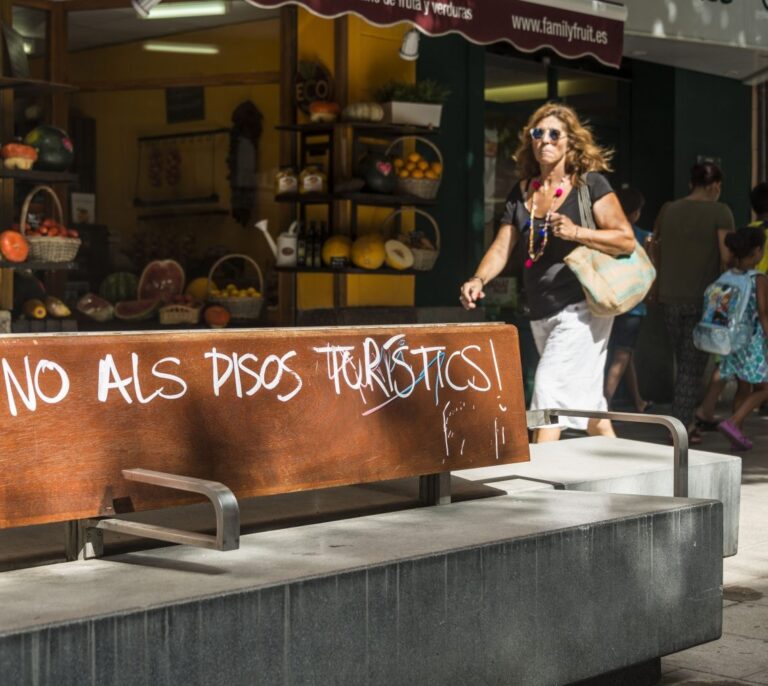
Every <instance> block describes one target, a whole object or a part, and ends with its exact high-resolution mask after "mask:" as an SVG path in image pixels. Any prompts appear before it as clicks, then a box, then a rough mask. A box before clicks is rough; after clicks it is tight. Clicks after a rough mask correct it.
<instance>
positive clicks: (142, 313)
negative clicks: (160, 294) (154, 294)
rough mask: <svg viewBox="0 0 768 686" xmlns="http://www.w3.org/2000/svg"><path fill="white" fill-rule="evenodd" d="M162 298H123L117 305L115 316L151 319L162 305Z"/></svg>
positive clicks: (127, 318) (131, 318)
mask: <svg viewBox="0 0 768 686" xmlns="http://www.w3.org/2000/svg"><path fill="white" fill-rule="evenodd" d="M161 302H162V300H160V298H140V299H139V300H123V301H122V302H119V303H117V304H116V305H115V317H117V318H118V319H124V320H132V321H140V320H142V319H149V318H150V317H151V316H152V315H153V314H154V313H155V311H156V310H157V308H158V307H160V303H161Z"/></svg>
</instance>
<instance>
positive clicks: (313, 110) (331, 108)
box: [309, 100, 341, 122]
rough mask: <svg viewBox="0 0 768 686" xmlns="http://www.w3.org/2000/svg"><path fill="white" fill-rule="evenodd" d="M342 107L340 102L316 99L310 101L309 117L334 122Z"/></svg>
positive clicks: (318, 120) (319, 120)
mask: <svg viewBox="0 0 768 686" xmlns="http://www.w3.org/2000/svg"><path fill="white" fill-rule="evenodd" d="M340 111H341V108H340V107H339V105H338V103H335V102H328V101H326V100H315V101H314V102H311V103H309V119H310V121H314V122H332V121H336V119H338V117H339V112H340Z"/></svg>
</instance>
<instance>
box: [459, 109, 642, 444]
mask: <svg viewBox="0 0 768 686" xmlns="http://www.w3.org/2000/svg"><path fill="white" fill-rule="evenodd" d="M610 156H611V153H610V151H608V150H606V149H604V148H601V147H600V146H598V145H597V144H596V143H595V141H594V139H593V137H592V133H591V132H590V130H589V129H588V128H586V127H585V126H584V125H583V124H582V123H581V122H580V121H579V118H578V116H577V114H576V112H574V110H573V109H571V108H570V107H567V106H565V105H562V104H560V103H547V104H545V105H543V106H542V107H540V108H539V109H538V110H536V112H534V113H533V114H532V115H531V117H530V119H529V120H528V123H527V124H526V126H525V128H524V129H523V131H522V133H521V135H520V145H519V147H518V149H517V152H516V159H517V162H518V166H519V169H520V173H521V177H522V180H521V182H520V183H519V185H517V186H515V188H513V189H512V191H511V193H510V194H509V197H508V198H507V203H506V210H505V213H504V216H503V218H502V220H501V226H500V228H499V231H498V233H497V234H496V238H495V239H494V241H493V243H492V244H491V246H490V248H489V249H488V251H487V252H486V254H485V256H484V257H483V259H482V260H481V262H480V265H479V266H478V268H477V269H476V270H475V274H474V276H472V277H471V278H470V279H469V280H468V281H466V282H465V283H464V284H462V286H461V295H460V300H461V303H462V304H463V305H464V307H465V308H467V309H472V308H474V307H475V306H476V303H477V300H478V299H479V298H483V297H484V295H485V294H484V292H483V288H484V287H485V285H486V284H487V283H488V282H489V281H490V280H491V279H493V278H495V277H496V276H498V275H499V273H501V271H502V270H503V269H504V267H505V265H506V264H507V262H508V260H509V259H510V256H511V255H512V250H513V248H514V247H515V244H516V243H518V241H520V242H522V245H523V247H524V250H523V251H522V253H523V256H522V259H523V262H524V267H523V284H524V288H525V291H526V294H527V296H528V305H529V307H530V317H531V320H532V321H531V329H532V331H533V336H534V340H535V342H536V347H537V349H538V351H539V354H540V356H541V358H540V360H539V365H538V367H537V369H536V378H535V381H534V392H533V398H532V400H531V409H544V408H558V407H560V408H570V409H584V410H605V409H606V408H607V405H606V402H605V395H604V393H603V371H604V368H605V361H606V353H607V345H608V338H609V336H610V333H611V326H612V324H613V318H612V317H596V316H594V315H593V314H592V313H591V312H590V311H589V309H588V307H587V304H586V300H585V297H584V292H583V290H582V288H581V285H580V283H579V281H578V279H577V278H576V276H575V274H574V273H573V272H572V271H571V270H570V269H569V268H568V266H567V265H566V264H565V262H564V261H563V259H564V258H565V256H566V255H568V253H570V252H571V250H573V249H574V248H576V247H577V246H579V245H587V246H589V247H590V248H594V249H596V250H600V251H602V252H605V253H607V254H609V255H625V254H630V253H631V252H632V251H633V250H634V247H635V237H634V234H633V232H632V227H631V226H630V224H629V222H628V221H627V219H626V217H625V216H624V212H623V211H622V209H621V205H620V204H619V201H618V199H617V198H616V194H615V193H614V192H613V190H612V188H611V186H610V184H609V183H608V180H607V179H606V178H605V177H604V176H603V175H602V173H601V172H604V171H609V161H610ZM582 184H586V185H587V187H588V189H589V196H590V199H591V201H592V212H593V215H594V219H595V223H596V225H597V229H598V230H596V231H594V230H591V229H589V228H587V227H584V226H579V221H580V219H579V217H580V212H579V201H578V195H579V194H578V190H577V189H578V187H579V186H581V185H582ZM563 426H567V427H571V428H576V429H586V430H587V433H589V434H590V435H598V434H599V435H607V436H613V435H614V433H613V428H612V426H611V424H610V422H608V421H606V420H597V419H589V420H586V419H582V418H575V417H562V418H561V420H560V424H558V425H557V426H553V427H547V428H544V429H539V430H538V431H536V433H535V436H534V440H535V441H536V442H544V441H552V440H557V439H559V438H560V431H561V428H562V427H563Z"/></svg>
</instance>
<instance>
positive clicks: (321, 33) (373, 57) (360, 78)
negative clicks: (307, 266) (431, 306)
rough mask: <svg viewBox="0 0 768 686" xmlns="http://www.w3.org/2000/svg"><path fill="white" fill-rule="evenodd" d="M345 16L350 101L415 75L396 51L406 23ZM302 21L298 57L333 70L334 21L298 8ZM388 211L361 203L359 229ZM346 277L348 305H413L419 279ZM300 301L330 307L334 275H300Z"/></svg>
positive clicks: (373, 225) (372, 226)
mask: <svg viewBox="0 0 768 686" xmlns="http://www.w3.org/2000/svg"><path fill="white" fill-rule="evenodd" d="M342 21H346V22H347V30H348V35H349V52H348V55H347V60H348V64H349V73H348V75H347V79H348V83H347V89H348V99H349V102H360V101H370V100H372V99H373V94H374V92H375V91H376V89H377V88H378V87H379V86H381V85H382V84H384V83H385V82H386V81H389V80H392V79H395V80H402V81H411V82H412V81H414V80H415V78H416V66H415V63H414V62H406V61H405V60H403V59H401V58H400V56H399V54H398V53H399V50H400V45H401V43H402V39H403V34H404V33H405V31H406V30H407V28H408V26H407V25H406V24H398V25H396V26H391V27H387V28H381V27H377V26H372V25H371V24H368V23H367V22H365V21H363V20H362V19H359V18H358V17H355V16H349V17H347V18H345V19H343V20H342ZM298 25H299V59H300V60H302V59H307V60H310V59H319V60H320V61H322V62H323V63H324V64H325V65H326V66H327V67H328V68H329V70H331V71H333V64H334V49H333V48H334V45H333V43H334V41H333V21H331V20H327V19H320V18H318V17H316V16H314V15H312V14H311V13H309V12H307V11H305V10H300V11H299V21H298ZM342 104H344V103H342ZM390 212H391V210H390V209H388V208H361V209H360V210H359V212H358V217H357V230H358V233H360V234H363V233H369V232H371V231H376V230H378V229H379V227H380V226H381V225H382V223H383V222H384V220H385V219H386V217H387V216H388V215H389V214H390ZM346 279H347V284H346V293H347V304H348V305H350V306H362V305H393V306H397V305H405V306H408V305H413V304H414V294H415V280H414V277H412V276H398V277H394V276H377V275H370V276H369V275H365V276H358V275H350V276H347V277H346ZM297 302H298V305H299V307H302V308H313V307H332V306H333V277H332V276H331V275H328V276H327V277H325V278H322V277H318V276H317V275H312V278H311V279H310V278H307V277H302V278H300V279H299V284H298V293H297Z"/></svg>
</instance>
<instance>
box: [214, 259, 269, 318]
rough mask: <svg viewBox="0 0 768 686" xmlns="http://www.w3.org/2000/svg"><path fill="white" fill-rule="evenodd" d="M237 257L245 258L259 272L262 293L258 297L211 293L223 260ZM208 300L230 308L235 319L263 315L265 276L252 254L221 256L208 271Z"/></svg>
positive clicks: (260, 291)
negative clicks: (215, 274) (215, 275)
mask: <svg viewBox="0 0 768 686" xmlns="http://www.w3.org/2000/svg"><path fill="white" fill-rule="evenodd" d="M235 258H240V259H242V260H245V261H246V262H248V263H249V264H251V265H252V266H253V268H254V269H255V270H256V274H258V277H259V293H261V295H259V296H256V297H240V296H239V297H237V298H233V297H227V296H220V295H211V290H212V288H211V287H212V285H213V275H214V273H215V272H216V270H217V269H218V268H219V267H220V266H221V264H222V263H223V262H226V261H227V260H232V259H235ZM206 300H207V302H208V303H210V304H211V305H221V306H222V307H225V308H226V309H227V310H229V314H230V315H231V317H232V319H233V320H234V321H253V320H254V319H258V318H259V316H260V315H261V309H262V307H263V306H264V277H263V275H262V273H261V269H260V268H259V265H258V264H257V263H256V261H255V260H254V259H253V258H252V257H251V256H250V255H239V254H232V255H224V257H221V258H219V259H218V260H217V261H216V262H215V263H214V265H213V266H212V267H211V271H210V272H209V273H208V296H207V298H206Z"/></svg>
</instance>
